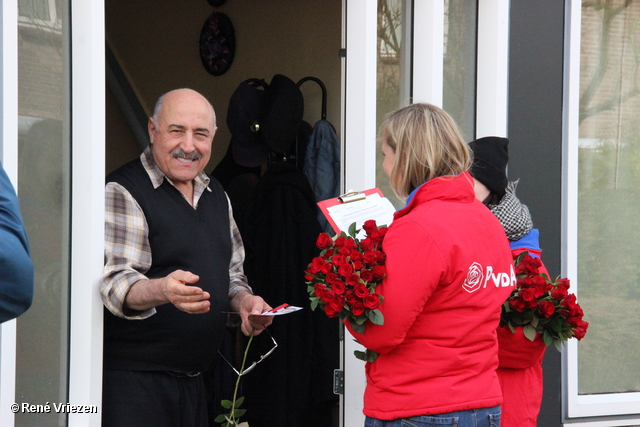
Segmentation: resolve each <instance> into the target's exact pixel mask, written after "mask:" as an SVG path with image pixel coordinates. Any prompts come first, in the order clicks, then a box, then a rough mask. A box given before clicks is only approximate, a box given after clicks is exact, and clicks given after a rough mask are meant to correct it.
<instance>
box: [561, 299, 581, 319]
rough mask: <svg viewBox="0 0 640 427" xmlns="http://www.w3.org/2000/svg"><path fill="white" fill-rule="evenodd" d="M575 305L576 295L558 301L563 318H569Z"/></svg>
mask: <svg viewBox="0 0 640 427" xmlns="http://www.w3.org/2000/svg"><path fill="white" fill-rule="evenodd" d="M576 304H577V302H576V294H569V295H567V297H566V298H565V299H563V300H562V301H560V305H561V306H562V308H563V310H561V312H560V313H561V314H562V315H563V316H565V317H569V316H571V315H572V313H574V312H575V309H576Z"/></svg>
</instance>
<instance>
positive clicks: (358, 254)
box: [349, 250, 362, 261]
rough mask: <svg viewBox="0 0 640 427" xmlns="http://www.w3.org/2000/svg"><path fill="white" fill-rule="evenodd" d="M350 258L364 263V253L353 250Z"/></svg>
mask: <svg viewBox="0 0 640 427" xmlns="http://www.w3.org/2000/svg"><path fill="white" fill-rule="evenodd" d="M349 258H350V259H351V261H362V252H360V251H357V250H353V251H351V253H350V254H349Z"/></svg>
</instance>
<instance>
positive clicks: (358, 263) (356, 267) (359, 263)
mask: <svg viewBox="0 0 640 427" xmlns="http://www.w3.org/2000/svg"><path fill="white" fill-rule="evenodd" d="M353 268H354V270H356V271H360V270H362V269H363V268H364V264H363V263H362V261H354V262H353Z"/></svg>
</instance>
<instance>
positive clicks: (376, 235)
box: [367, 229, 382, 244]
mask: <svg viewBox="0 0 640 427" xmlns="http://www.w3.org/2000/svg"><path fill="white" fill-rule="evenodd" d="M367 237H369V238H370V239H371V240H373V241H374V242H376V244H378V243H380V242H381V241H382V237H380V232H379V231H378V229H375V230H371V233H367Z"/></svg>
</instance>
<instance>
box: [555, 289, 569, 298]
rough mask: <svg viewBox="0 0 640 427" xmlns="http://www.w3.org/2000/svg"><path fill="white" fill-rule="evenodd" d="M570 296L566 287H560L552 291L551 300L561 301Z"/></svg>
mask: <svg viewBox="0 0 640 427" xmlns="http://www.w3.org/2000/svg"><path fill="white" fill-rule="evenodd" d="M568 294H569V292H568V291H567V288H565V287H564V286H558V287H556V288H553V290H552V291H551V298H553V299H557V300H561V299H563V298H565V297H566V296H567V295H568Z"/></svg>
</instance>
